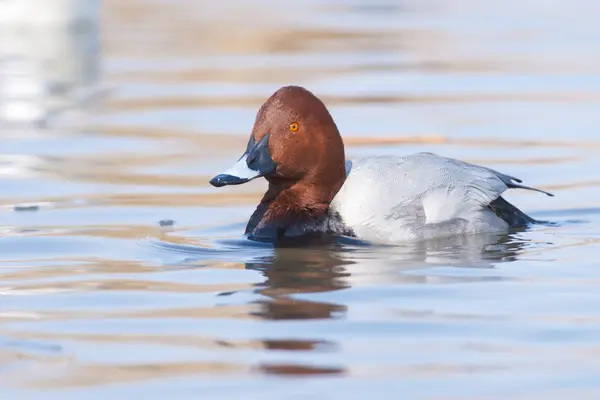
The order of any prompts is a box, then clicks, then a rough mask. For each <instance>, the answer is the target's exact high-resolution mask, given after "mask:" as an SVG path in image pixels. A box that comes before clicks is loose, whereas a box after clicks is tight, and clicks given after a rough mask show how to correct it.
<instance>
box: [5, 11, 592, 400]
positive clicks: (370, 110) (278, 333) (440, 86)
mask: <svg viewBox="0 0 600 400" xmlns="http://www.w3.org/2000/svg"><path fill="white" fill-rule="evenodd" d="M599 13H600V3H598V2H596V1H592V0H588V1H586V0H574V1H568V2H567V1H559V0H527V1H517V0H506V1H502V2H498V1H478V0H372V1H366V0H321V1H317V0H314V1H313V0H255V1H252V2H249V1H242V0H223V1H219V2H214V1H204V0H196V1H192V0H2V1H0V393H4V395H3V397H6V398H8V396H16V395H18V396H24V397H23V398H37V397H40V398H54V397H56V398H61V399H64V398H71V397H73V398H80V397H82V396H85V397H90V398H105V397H107V396H131V395H143V396H148V397H153V396H154V397H162V396H167V394H168V396H169V397H171V396H174V397H176V398H187V397H190V398H197V397H198V396H201V397H204V398H241V397H243V398H250V399H252V398H261V399H284V398H290V399H291V398H293V399H300V398H322V399H338V398H340V399H341V398H343V399H349V398H365V397H367V396H368V397H369V398H389V397H390V396H391V397H395V396H402V397H405V396H406V398H411V399H421V398H422V399H458V398H460V399H465V398H473V399H475V398H477V399H482V398H504V397H507V396H508V397H510V398H513V399H517V398H523V399H525V398H526V399H534V398H540V399H542V398H543V399H549V398H565V397H567V396H575V395H576V396H579V398H597V397H598V396H599V395H600V379H599V378H600V376H599V375H600V373H599V372H598V371H600V358H599V355H600V340H599V339H598V338H600V311H599V310H600V295H599V294H598V293H599V288H600V272H599V269H598V267H600V263H599V262H598V257H597V254H598V252H599V250H600V245H599V244H598V242H599V240H600V232H599V229H598V223H599V222H600V218H599V216H598V215H599V213H600V207H599V206H598V204H599V202H600V189H599V187H600V176H599V175H598V171H599V170H600V158H599V157H598V154H600V153H599V152H600V135H599V134H598V126H599V125H600V113H599V112H598V107H599V106H600V47H599V46H598V40H599V39H600V24H598V22H597V20H598V15H599ZM288 84H297V85H302V86H305V87H306V88H308V89H309V90H311V91H313V92H314V93H315V94H316V95H317V96H319V97H320V98H322V99H323V100H324V101H325V103H326V104H327V106H328V107H329V109H330V111H331V113H332V114H333V116H334V118H335V120H336V122H337V124H338V127H339V128H340V131H341V132H342V135H343V137H344V141H345V144H346V151H347V154H348V156H349V157H350V158H351V157H354V156H357V155H370V154H372V155H375V154H396V155H402V154H407V153H411V152H417V151H431V152H436V153H440V154H444V155H447V156H451V157H456V158H460V159H463V160H466V161H469V162H474V163H481V164H484V165H486V166H489V167H492V168H494V169H498V170H500V171H502V172H505V173H508V174H511V175H516V176H518V177H520V178H522V179H523V180H524V181H525V183H526V184H529V185H532V186H536V187H540V188H543V189H545V190H549V191H552V192H554V193H555V194H556V197H555V198H547V197H545V196H542V195H539V194H536V193H529V192H514V193H509V194H508V195H507V197H508V198H509V199H510V200H511V201H512V202H514V203H515V204H516V205H518V206H519V207H520V208H521V209H523V210H525V211H527V212H528V213H530V214H531V215H532V216H534V217H536V218H540V219H546V220H551V221H554V222H556V223H557V225H556V226H551V227H550V226H539V227H535V228H532V229H529V230H526V231H523V232H513V233H511V234H509V235H505V236H502V237H483V238H478V239H476V240H470V241H468V242H466V243H465V242H458V243H456V242H449V243H442V244H439V243H438V244H436V245H434V246H432V245H404V246H398V247H397V248H392V249H381V248H376V249H374V248H364V247H354V246H353V245H351V244H348V245H344V246H341V247H340V248H335V249H331V248H327V249H296V250H290V249H288V250H274V249H272V248H269V247H265V246H261V245H256V244H255V245H253V244H250V243H248V242H247V241H246V240H244V239H243V237H242V233H243V229H244V226H245V222H246V220H247V218H248V216H249V215H250V214H251V212H252V211H253V209H254V207H255V204H256V203H257V202H258V200H259V199H260V197H261V194H262V192H263V191H264V189H265V187H266V184H265V182H264V181H260V180H257V181H253V182H251V183H250V184H247V185H243V186H237V187H226V188H222V189H215V188H213V187H211V186H210V185H209V184H208V180H209V179H210V177H212V176H214V175H215V174H217V173H219V172H221V171H222V170H224V169H225V168H227V167H228V166H230V165H231V164H232V163H233V162H234V161H235V160H237V158H238V157H239V155H240V154H241V153H242V151H243V149H244V148H245V144H246V142H247V138H248V135H249V132H250V130H251V127H252V124H253V122H254V116H255V114H256V111H257V110H258V107H259V106H260V105H261V104H262V102H263V101H265V100H266V99H267V98H268V97H269V96H270V95H271V93H272V92H274V91H275V90H276V89H277V88H279V87H280V86H282V85H288Z"/></svg>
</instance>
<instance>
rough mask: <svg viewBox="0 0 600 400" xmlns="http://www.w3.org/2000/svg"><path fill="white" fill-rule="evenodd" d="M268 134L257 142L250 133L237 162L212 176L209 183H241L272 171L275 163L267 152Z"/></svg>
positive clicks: (216, 184) (218, 184)
mask: <svg viewBox="0 0 600 400" xmlns="http://www.w3.org/2000/svg"><path fill="white" fill-rule="evenodd" d="M269 136H270V134H266V135H265V136H263V138H262V139H261V140H259V141H258V143H257V142H256V140H255V139H254V135H252V136H251V137H250V141H249V142H248V146H247V147H246V152H245V153H244V154H242V156H241V157H240V159H239V160H238V162H237V163H235V165H234V166H233V167H231V168H229V169H228V170H227V171H224V172H222V173H220V174H219V175H217V176H215V177H214V178H212V179H211V180H210V184H211V185H213V186H214V187H222V186H226V185H241V184H242V183H246V182H249V181H251V180H252V179H256V178H260V177H261V176H265V175H267V174H269V173H271V172H273V171H274V170H275V168H276V167H277V164H276V163H275V161H273V158H272V157H271V153H269Z"/></svg>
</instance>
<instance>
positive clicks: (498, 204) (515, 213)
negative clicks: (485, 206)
mask: <svg viewBox="0 0 600 400" xmlns="http://www.w3.org/2000/svg"><path fill="white" fill-rule="evenodd" d="M489 208H490V210H492V212H493V213H494V214H496V215H497V216H498V217H499V218H501V219H503V220H504V221H505V222H506V223H507V224H508V225H509V226H510V227H511V228H516V227H520V226H527V225H529V224H536V223H541V222H542V221H537V220H535V219H533V218H531V217H530V216H529V215H527V214H525V213H524V212H523V211H521V210H519V209H518V208H517V207H515V206H513V205H512V204H510V203H509V202H508V201H506V200H504V198H503V197H502V196H500V197H498V198H497V199H496V200H494V201H492V202H491V203H490V205H489Z"/></svg>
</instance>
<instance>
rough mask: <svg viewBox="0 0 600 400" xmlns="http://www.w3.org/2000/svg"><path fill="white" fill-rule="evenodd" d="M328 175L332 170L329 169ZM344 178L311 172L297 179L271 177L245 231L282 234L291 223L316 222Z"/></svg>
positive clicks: (325, 216)
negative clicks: (330, 177) (327, 177)
mask: <svg viewBox="0 0 600 400" xmlns="http://www.w3.org/2000/svg"><path fill="white" fill-rule="evenodd" d="M328 175H329V176H331V172H329V173H328ZM345 178H346V174H345V170H344V171H343V175H339V176H338V177H337V178H336V179H334V180H332V179H326V180H325V179H319V175H318V174H311V175H310V176H307V177H305V178H304V179H302V180H299V181H290V180H283V179H277V178H274V179H270V180H269V188H268V190H267V192H266V193H265V195H264V197H263V198H262V200H261V202H260V204H259V205H258V207H257V208H256V210H255V211H254V214H253V215H252V217H251V218H250V221H249V222H248V225H247V227H246V234H248V233H250V234H254V233H256V232H257V231H262V230H265V231H266V232H269V231H271V233H267V234H268V235H273V234H275V235H281V234H282V233H285V231H286V230H288V229H289V228H291V227H293V226H303V225H305V226H310V225H316V224H318V223H319V222H321V221H323V220H325V219H326V218H327V214H328V210H329V204H330V203H331V201H332V200H333V198H334V197H335V195H336V194H337V192H338V191H339V190H340V188H341V187H342V185H343V183H344V180H345Z"/></svg>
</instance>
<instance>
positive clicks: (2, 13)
mask: <svg viewBox="0 0 600 400" xmlns="http://www.w3.org/2000/svg"><path fill="white" fill-rule="evenodd" d="M98 14H99V1H98V0H54V1H45V0H44V1H42V0H3V1H0V37H1V40H0V126H5V127H6V126H8V127H11V128H15V129H21V128H29V129H32V128H35V129H43V128H48V127H49V126H51V125H53V124H54V123H57V122H58V121H63V120H64V119H67V114H68V116H70V117H72V116H74V115H79V116H80V115H81V113H82V112H85V111H86V109H87V108H89V107H90V106H91V105H92V104H94V100H96V99H97V94H98V93H99V92H98V91H97V85H96V84H97V82H98V80H99V78H100V68H99V57H100V37H99V24H98Z"/></svg>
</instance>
